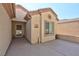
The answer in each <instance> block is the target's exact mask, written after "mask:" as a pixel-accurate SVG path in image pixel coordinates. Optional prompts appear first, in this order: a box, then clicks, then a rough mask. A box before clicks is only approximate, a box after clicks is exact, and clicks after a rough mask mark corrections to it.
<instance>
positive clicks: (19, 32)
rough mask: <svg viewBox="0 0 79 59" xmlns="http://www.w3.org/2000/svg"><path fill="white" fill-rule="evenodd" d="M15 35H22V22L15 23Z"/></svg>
mask: <svg viewBox="0 0 79 59" xmlns="http://www.w3.org/2000/svg"><path fill="white" fill-rule="evenodd" d="M16 37H23V25H22V24H17V25H16Z"/></svg>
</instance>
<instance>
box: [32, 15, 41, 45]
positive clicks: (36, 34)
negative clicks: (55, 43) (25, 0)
mask: <svg viewBox="0 0 79 59" xmlns="http://www.w3.org/2000/svg"><path fill="white" fill-rule="evenodd" d="M36 26H38V28H36ZM39 40H40V15H39V14H37V15H34V16H32V19H31V42H32V43H33V44H34V43H38V42H39Z"/></svg>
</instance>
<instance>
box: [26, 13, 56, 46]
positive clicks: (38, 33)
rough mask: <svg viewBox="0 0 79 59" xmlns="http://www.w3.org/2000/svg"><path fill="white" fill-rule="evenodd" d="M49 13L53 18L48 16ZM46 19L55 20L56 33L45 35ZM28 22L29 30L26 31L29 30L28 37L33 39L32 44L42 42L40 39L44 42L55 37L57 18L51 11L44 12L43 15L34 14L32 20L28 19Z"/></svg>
mask: <svg viewBox="0 0 79 59" xmlns="http://www.w3.org/2000/svg"><path fill="white" fill-rule="evenodd" d="M48 14H50V15H51V20H50V19H49V18H48ZM40 17H41V18H40ZM40 19H41V20H40ZM44 21H48V22H54V34H51V35H46V36H45V35H44ZM27 23H29V24H28V25H27V26H26V27H27V28H28V31H26V32H28V34H29V35H28V34H27V37H28V39H29V40H31V43H32V44H35V43H40V41H41V43H42V42H47V41H50V40H54V39H55V35H56V31H55V30H56V23H57V20H56V17H55V16H54V15H53V14H52V13H51V12H45V13H42V14H41V16H40V15H39V14H36V15H32V19H31V20H30V22H29V21H27ZM30 23H31V25H30ZM35 26H38V28H35ZM30 29H31V30H30ZM30 32H31V33H30Z"/></svg>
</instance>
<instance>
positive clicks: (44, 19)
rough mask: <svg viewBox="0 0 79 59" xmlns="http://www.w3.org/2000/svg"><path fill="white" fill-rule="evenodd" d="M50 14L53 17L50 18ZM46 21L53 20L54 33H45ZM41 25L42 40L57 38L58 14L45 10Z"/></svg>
mask: <svg viewBox="0 0 79 59" xmlns="http://www.w3.org/2000/svg"><path fill="white" fill-rule="evenodd" d="M48 15H51V19H49V17H48ZM44 21H48V22H53V23H54V34H51V35H46V36H45V35H44ZM41 24H42V25H41V26H42V28H41V29H42V32H41V42H46V41H51V40H54V39H55V35H56V31H55V29H56V24H57V20H56V16H55V15H54V14H52V12H50V11H49V12H45V13H42V21H41Z"/></svg>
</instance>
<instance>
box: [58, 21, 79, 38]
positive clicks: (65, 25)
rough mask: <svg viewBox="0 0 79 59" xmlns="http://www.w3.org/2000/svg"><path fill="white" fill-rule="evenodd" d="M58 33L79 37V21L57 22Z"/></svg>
mask: <svg viewBox="0 0 79 59" xmlns="http://www.w3.org/2000/svg"><path fill="white" fill-rule="evenodd" d="M57 34H63V35H72V36H77V37H79V21H70V22H59V23H58V24H57Z"/></svg>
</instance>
